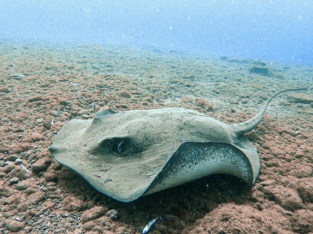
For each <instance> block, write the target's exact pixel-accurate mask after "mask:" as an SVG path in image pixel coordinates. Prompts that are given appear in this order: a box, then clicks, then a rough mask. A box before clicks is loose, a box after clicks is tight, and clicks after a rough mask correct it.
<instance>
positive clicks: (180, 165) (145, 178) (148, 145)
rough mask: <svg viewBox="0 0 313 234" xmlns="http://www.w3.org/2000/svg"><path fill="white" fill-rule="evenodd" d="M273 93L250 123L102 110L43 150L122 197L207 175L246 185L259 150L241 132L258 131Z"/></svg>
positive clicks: (177, 112)
mask: <svg viewBox="0 0 313 234" xmlns="http://www.w3.org/2000/svg"><path fill="white" fill-rule="evenodd" d="M295 90H299V89H290V90H283V91H280V92H278V93H276V94H274V95H273V96H272V97H271V98H269V100H268V101H267V102H266V104H265V106H264V107H263V108H262V109H261V110H260V111H259V112H258V113H257V114H256V115H255V116H254V117H253V118H251V119H250V120H248V121H246V122H243V123H239V124H226V123H223V122H221V121H219V120H217V119H214V118H212V117H209V116H207V115H205V114H202V113H200V112H197V111H194V110H190V109H184V108H163V109H153V110H130V111H126V112H118V113H115V112H114V111H112V110H105V111H102V112H99V113H97V114H96V115H95V117H94V118H93V119H87V120H81V119H72V120H70V121H69V122H68V123H67V124H66V125H65V126H64V127H63V128H62V129H61V130H60V131H59V133H58V134H57V136H56V137H55V139H54V141H53V144H52V146H51V147H49V150H50V151H51V153H52V155H53V156H54V158H55V159H56V160H57V161H58V162H59V163H61V164H63V165H65V166H67V167H69V168H71V169H72V170H74V171H76V172H77V173H78V174H79V175H81V176H82V177H84V178H85V180H86V181H87V182H88V183H89V184H91V185H92V186H93V187H94V188H95V189H96V190H98V191H100V192H101V193H104V194H106V195H107V196H109V197H111V198H114V199H116V200H118V201H122V202H130V201H133V200H136V199H138V198H139V197H141V196H144V195H147V194H151V193H155V192H158V191H161V190H164V189H167V188H171V187H174V186H177V185H181V184H184V183H187V182H190V181H193V180H196V179H198V178H201V177H204V176H208V175H212V174H228V175H232V176H235V177H238V178H240V179H241V180H243V181H244V182H246V183H247V184H248V185H250V186H252V185H254V184H255V182H256V180H257V178H258V175H259V172H260V158H259V155H258V152H257V149H256V148H255V147H254V145H253V144H252V142H251V141H250V140H249V139H248V138H247V137H246V136H245V135H244V134H245V133H247V132H249V131H251V130H252V129H254V128H256V126H257V125H258V124H259V123H260V121H261V120H262V118H263V115H264V114H265V111H266V109H267V106H268V105H269V103H270V101H271V100H272V99H273V98H274V97H276V96H277V95H278V94H281V93H283V92H288V91H295Z"/></svg>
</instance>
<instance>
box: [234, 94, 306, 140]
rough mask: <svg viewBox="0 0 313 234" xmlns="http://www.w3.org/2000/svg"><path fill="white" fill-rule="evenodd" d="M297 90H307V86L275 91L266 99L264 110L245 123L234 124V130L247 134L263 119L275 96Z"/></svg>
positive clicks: (239, 133)
mask: <svg viewBox="0 0 313 234" xmlns="http://www.w3.org/2000/svg"><path fill="white" fill-rule="evenodd" d="M297 90H307V88H298V89H286V90H282V91H279V92H277V93H275V94H274V95H273V96H272V97H271V98H270V99H268V100H267V101H266V104H265V106H264V107H263V108H262V110H260V111H259V113H257V114H256V115H255V116H254V117H253V118H252V119H249V120H247V121H246V122H243V123H239V124H232V125H231V126H232V128H233V130H234V132H235V133H236V134H238V135H242V134H245V133H247V132H249V131H251V130H252V129H254V128H255V127H256V126H257V125H258V124H259V123H260V122H261V120H262V118H263V116H264V114H265V112H266V109H267V107H268V105H269V104H270V102H271V101H272V99H273V98H274V97H276V96H277V95H279V94H281V93H285V92H290V91H297Z"/></svg>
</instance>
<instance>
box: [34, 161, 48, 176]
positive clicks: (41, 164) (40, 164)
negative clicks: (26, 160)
mask: <svg viewBox="0 0 313 234" xmlns="http://www.w3.org/2000/svg"><path fill="white" fill-rule="evenodd" d="M50 164H51V160H50V159H47V158H41V159H39V160H38V161H37V162H35V163H34V164H33V165H32V170H33V172H36V173H38V172H41V171H44V170H46V169H47V168H48V167H49V166H50Z"/></svg>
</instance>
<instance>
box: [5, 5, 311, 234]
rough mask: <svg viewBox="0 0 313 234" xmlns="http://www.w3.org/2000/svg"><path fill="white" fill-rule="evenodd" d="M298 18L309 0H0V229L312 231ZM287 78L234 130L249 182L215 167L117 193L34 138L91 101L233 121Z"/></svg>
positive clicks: (130, 233)
mask: <svg viewBox="0 0 313 234" xmlns="http://www.w3.org/2000/svg"><path fill="white" fill-rule="evenodd" d="M312 22H313V2H312V1H310V0H303V1H296V0H273V1H269V0H264V1H261V0H256V1H249V0H238V1H235V0H233V1H231V0H229V1H226V0H219V1H218V0H216V1H215V0H214V1H213V0H208V1H205V0H198V1H197V0H195V1H186V0H182V1H173V0H169V1H161V0H151V1H148V0H143V1H139V0H133V1H131V0H121V1H107V0H103V1H101V0H90V1H81V0H79V1H61V0H54V1H52V0H45V1H44V0H42V1H40V0H0V233H76V234H78V233H89V234H96V233H97V234H98V233H99V234H100V233H106V234H116V233H117V234H139V233H143V230H144V227H145V226H146V225H147V224H148V223H149V222H150V221H153V220H155V221H157V222H156V223H155V224H154V226H152V227H151V228H150V230H149V233H151V234H199V233H200V234H202V233H203V234H213V233H219V234H227V233H247V234H251V233H252V234H254V233H258V234H259V233H278V234H280V233H290V234H291V233H299V234H309V233H313V222H312V220H313V181H312V176H313V155H312V152H313V95H312V87H313V67H312V66H313V51H312V50H313V40H312V38H313V24H312ZM295 88H302V90H296V91H293V92H288V93H283V94H281V95H279V96H277V97H275V99H273V100H272V101H271V103H270V105H269V106H268V108H267V110H266V113H265V115H264V118H263V119H262V121H261V122H260V124H259V125H258V127H257V128H255V129H253V131H251V132H249V133H247V134H246V136H247V137H248V138H249V140H250V141H251V142H252V143H253V145H254V147H256V148H257V150H258V154H259V155H260V162H261V170H260V174H259V177H258V179H257V181H256V183H255V184H254V185H253V186H252V187H250V186H249V185H247V184H246V183H244V182H243V181H242V180H240V179H238V178H235V177H233V176H230V175H219V174H218V175H211V176H206V177H203V178H200V179H198V180H195V181H192V182H190V183H187V184H184V185H180V186H177V187H173V188H170V189H166V190H162V191H160V192H157V193H153V194H149V195H145V196H143V197H140V198H139V199H137V200H135V201H133V202H129V203H123V202H118V201H116V200H115V199H113V198H111V197H109V196H107V195H105V194H102V193H100V192H98V191H97V190H96V189H95V188H93V187H92V186H91V185H90V184H88V182H87V181H86V180H85V179H84V178H83V177H82V176H81V175H79V174H78V173H76V172H74V171H73V170H71V169H69V168H67V167H65V166H62V165H61V164H59V163H58V162H57V161H56V160H55V159H54V158H53V155H51V153H50V151H49V150H48V147H50V146H51V144H52V142H53V141H54V140H55V136H56V135H57V134H58V133H59V131H60V130H61V129H62V127H63V126H64V125H65V124H66V123H67V122H69V121H70V120H72V119H82V120H87V119H92V118H93V117H94V116H95V115H96V113H98V112H101V111H104V110H108V109H112V110H113V111H115V112H124V111H129V110H151V109H158V108H178V107H179V108H186V109H190V110H194V111H197V112H200V113H202V114H204V115H206V116H210V117H212V118H215V119H217V120H219V121H221V122H223V123H226V124H234V123H242V122H244V121H246V120H248V119H250V118H252V117H253V116H255V115H256V113H258V112H259V111H260V110H261V109H262V108H263V107H264V105H265V103H266V101H267V100H268V99H269V98H270V97H271V96H273V94H274V93H277V92H278V91H281V90H285V89H295ZM191 135H192V134H191ZM165 137H167V136H165ZM191 137H192V136H191ZM167 138H168V139H166V140H168V141H171V139H170V137H167ZM78 151H79V149H78ZM91 158H93V157H91ZM94 163H95V165H96V166H97V167H99V168H100V169H103V172H104V173H105V172H106V169H105V166H106V165H105V162H103V161H102V160H101V157H100V159H99V161H98V162H97V161H96V162H94ZM147 166H154V165H147ZM90 173H94V171H93V170H92V171H91V172H90ZM94 176H98V175H96V174H95V175H94ZM147 176H149V175H147ZM113 179H114V178H113ZM127 179H129V178H125V181H127ZM106 182H108V183H110V180H104V183H106ZM160 216H161V217H162V219H163V221H162V220H161V219H160Z"/></svg>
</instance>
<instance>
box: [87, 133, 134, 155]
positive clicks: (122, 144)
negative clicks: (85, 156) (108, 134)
mask: <svg viewBox="0 0 313 234" xmlns="http://www.w3.org/2000/svg"><path fill="white" fill-rule="evenodd" d="M134 149H136V147H134V146H133V144H132V142H131V140H130V139H129V138H126V137H125V138H122V137H114V138H109V139H105V140H103V141H102V142H101V143H100V144H99V145H97V146H96V147H95V148H93V150H92V153H93V154H102V155H105V154H108V153H113V154H115V155H119V156H126V155H128V154H129V153H131V152H133V150H134Z"/></svg>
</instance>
